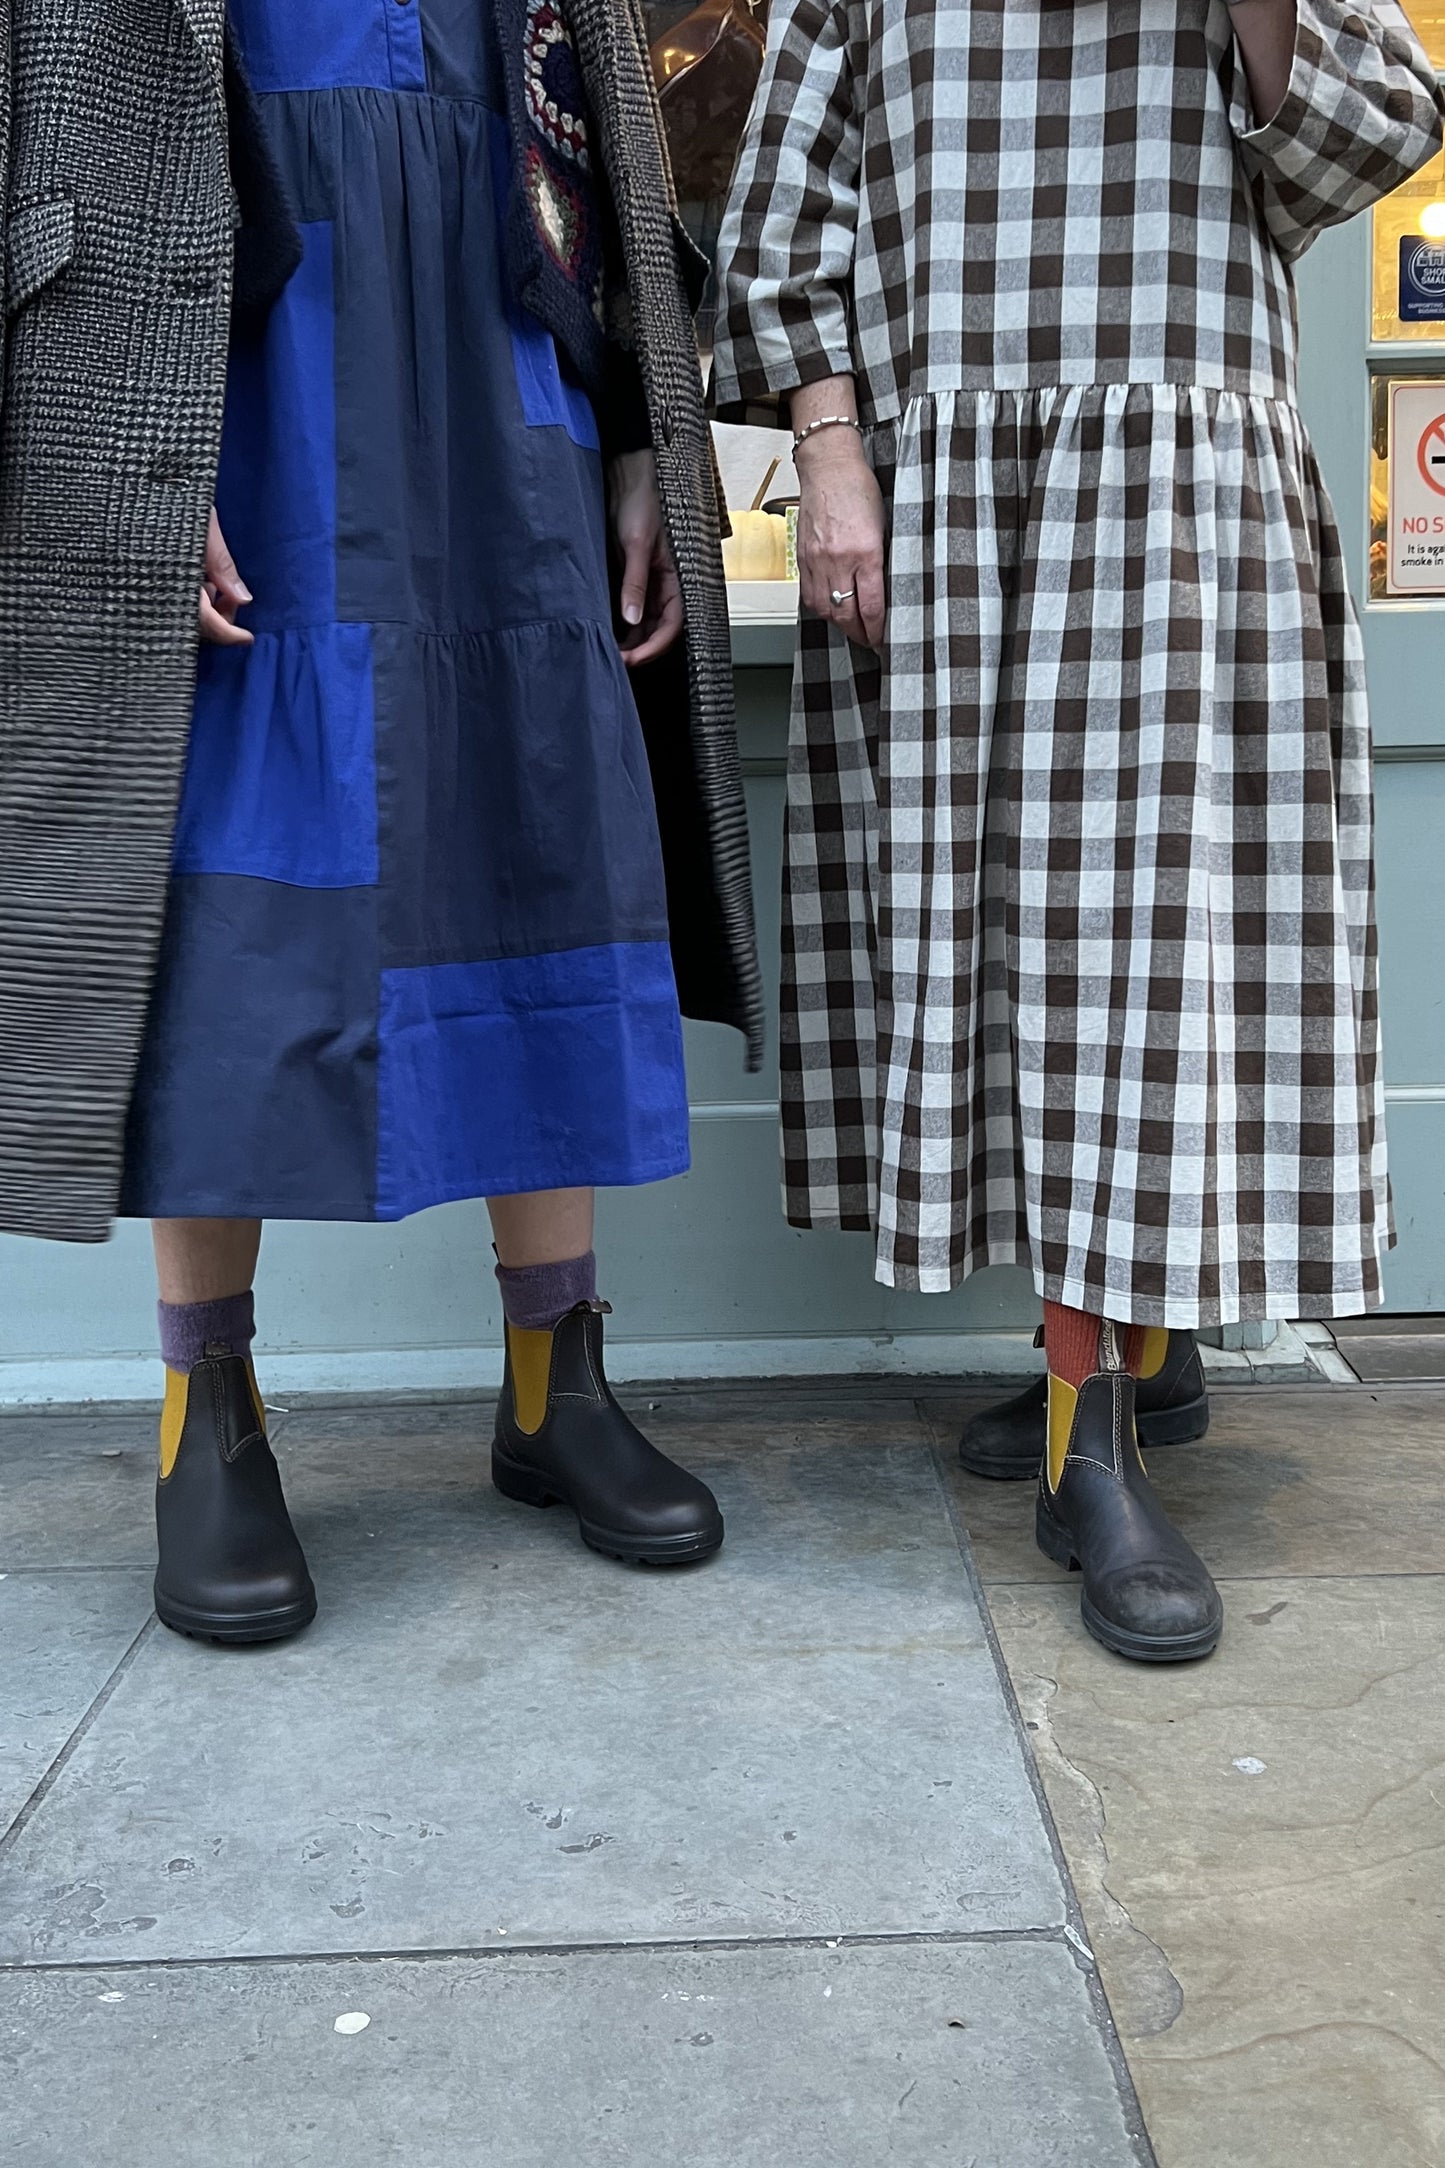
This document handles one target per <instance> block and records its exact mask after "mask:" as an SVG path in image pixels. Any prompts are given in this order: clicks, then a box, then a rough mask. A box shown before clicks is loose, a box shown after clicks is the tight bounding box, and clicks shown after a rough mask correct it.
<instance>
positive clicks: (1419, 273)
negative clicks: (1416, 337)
mask: <svg viewBox="0 0 1445 2168" xmlns="http://www.w3.org/2000/svg"><path fill="white" fill-rule="evenodd" d="M1400 317H1401V321H1402V322H1404V323H1407V324H1445V245H1442V244H1441V243H1439V242H1435V241H1425V240H1422V239H1421V237H1420V235H1419V234H1418V233H1402V234H1401V236H1400Z"/></svg>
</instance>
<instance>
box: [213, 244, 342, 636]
mask: <svg viewBox="0 0 1445 2168" xmlns="http://www.w3.org/2000/svg"><path fill="white" fill-rule="evenodd" d="M302 238H303V240H304V242H305V247H306V253H305V255H304V257H303V258H302V261H301V265H300V267H299V269H298V270H297V272H296V275H295V277H294V278H293V279H292V280H291V283H290V284H289V286H288V287H287V288H286V291H285V293H284V294H283V295H282V297H281V299H280V301H279V302H278V303H277V305H276V308H275V310H274V311H273V313H272V317H271V321H270V324H269V326H268V328H267V333H266V337H265V340H264V341H263V342H262V343H260V344H259V345H247V346H244V347H241V348H239V349H238V350H237V351H236V353H235V354H234V355H233V356H232V360H231V368H230V374H229V377H228V379H227V384H226V419H225V427H224V430H223V432H222V437H221V467H220V474H219V476H218V479H217V483H216V508H217V511H218V513H219V514H220V520H221V525H222V527H223V528H224V529H225V534H226V541H227V543H228V545H229V547H230V551H231V555H232V556H233V557H234V558H235V560H236V563H237V565H238V567H239V568H240V572H241V577H242V578H243V579H244V580H245V582H246V585H247V586H248V587H249V588H250V590H251V592H252V594H253V595H254V596H255V597H256V602H255V607H254V608H253V609H251V610H249V611H248V612H247V614H246V623H247V624H248V625H249V626H251V628H252V629H253V630H260V629H264V630H267V631H272V630H275V629H277V628H278V627H280V626H283V625H327V624H330V623H331V621H332V619H333V618H334V617H335V615H336V451H337V448H336V294H335V263H334V252H333V246H332V229H331V225H330V223H329V221H326V220H316V221H312V222H310V223H309V224H307V225H306V226H304V227H303V229H302Z"/></svg>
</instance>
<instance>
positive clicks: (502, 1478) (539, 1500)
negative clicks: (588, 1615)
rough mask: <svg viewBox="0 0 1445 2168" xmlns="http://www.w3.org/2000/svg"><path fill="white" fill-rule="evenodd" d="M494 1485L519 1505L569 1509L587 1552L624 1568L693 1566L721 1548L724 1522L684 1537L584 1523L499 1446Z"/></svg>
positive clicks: (556, 1492)
mask: <svg viewBox="0 0 1445 2168" xmlns="http://www.w3.org/2000/svg"><path fill="white" fill-rule="evenodd" d="M492 1483H493V1486H494V1488H495V1489H497V1490H498V1491H500V1492H501V1494H502V1496H503V1497H504V1498H510V1499H511V1500H512V1501H513V1503H514V1504H516V1505H519V1506H537V1507H539V1508H545V1507H547V1506H568V1507H570V1508H571V1510H572V1512H574V1513H576V1514H577V1529H578V1533H579V1534H580V1535H581V1538H582V1541H583V1542H584V1543H585V1544H586V1546H587V1548H588V1550H589V1551H596V1552H597V1553H598V1554H599V1556H600V1557H603V1558H616V1559H620V1560H621V1562H622V1564H623V1565H624V1566H691V1565H695V1564H696V1563H697V1562H698V1561H699V1560H700V1559H704V1558H711V1557H712V1556H713V1554H714V1552H716V1551H720V1550H721V1549H722V1543H723V1534H724V1529H723V1525H722V1522H721V1521H719V1522H718V1524H717V1526H716V1528H707V1529H700V1530H699V1531H698V1532H697V1533H696V1534H688V1535H682V1536H628V1535H622V1534H620V1533H619V1532H618V1531H617V1530H616V1529H612V1528H598V1527H597V1526H595V1524H594V1523H593V1522H591V1521H588V1520H584V1518H583V1517H582V1515H581V1514H580V1513H578V1512H577V1508H576V1506H574V1505H573V1504H572V1501H571V1499H570V1498H568V1497H566V1496H565V1495H564V1493H563V1492H561V1491H559V1490H556V1489H554V1488H553V1486H552V1485H551V1484H549V1483H548V1481H547V1478H546V1477H545V1476H541V1475H538V1474H537V1473H536V1471H535V1469H532V1468H524V1467H522V1466H521V1464H520V1463H519V1462H517V1461H515V1460H509V1459H508V1458H507V1456H506V1455H505V1454H504V1453H502V1452H501V1451H499V1450H498V1448H497V1447H496V1446H493V1448H492Z"/></svg>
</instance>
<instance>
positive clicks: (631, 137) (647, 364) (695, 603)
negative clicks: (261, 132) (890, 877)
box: [566, 0, 764, 1068]
mask: <svg viewBox="0 0 1445 2168" xmlns="http://www.w3.org/2000/svg"><path fill="white" fill-rule="evenodd" d="M566 8H567V20H568V22H569V23H570V25H571V28H572V34H573V37H574V38H575V39H576V41H577V55H578V59H579V61H580V62H581V66H582V76H583V81H584V83H585V84H586V88H587V99H588V105H589V108H590V110H591V113H592V116H593V119H594V120H595V122H596V125H597V135H598V144H599V150H600V155H601V162H602V166H603V170H604V173H605V176H606V182H607V189H608V194H609V198H610V201H611V204H612V209H613V212H614V215H615V217H616V219H617V227H618V233H619V236H620V238H621V243H622V257H623V263H624V268H625V272H626V284H627V301H628V307H629V313H630V316H631V340H632V345H633V347H634V350H635V352H636V354H637V359H638V362H639V364H640V365H641V370H642V382H643V389H644V392H645V394H646V398H647V411H648V418H649V422H650V425H651V433H652V446H653V450H654V452H655V454H656V457H657V482H658V491H659V494H660V496H661V499H662V509H663V516H664V518H665V520H666V523H667V532H668V537H669V539H670V541H671V543H672V550H673V555H674V557H675V559H676V561H677V570H678V579H679V583H680V585H681V588H682V598H683V608H684V612H685V615H686V621H687V669H688V689H689V694H690V703H689V704H690V711H691V749H692V759H693V762H694V765H695V769H696V776H697V790H698V795H699V797H700V799H701V802H702V808H703V831H704V835H705V839H706V849H707V853H708V856H709V858H710V860H711V869H712V883H711V885H712V889H713V894H714V896H715V898H716V908H717V912H718V915H719V918H720V920H721V925H722V934H723V941H724V945H725V948H726V951H727V955H728V958H729V960H730V964H731V970H732V977H733V981H734V993H733V998H732V1001H731V1004H730V1008H731V1013H730V1015H729V1017H728V1021H729V1022H732V1023H735V1024H736V1025H737V1026H738V1028H739V1029H740V1030H741V1031H742V1032H743V1033H744V1034H745V1036H746V1038H747V1043H748V1058H749V1064H750V1066H751V1067H753V1068H756V1067H758V1066H759V1064H760V1062H761V1059H762V1046H763V1028H764V1027H763V983H762V971H761V968H760V966H759V963H758V948H757V932H756V929H755V925H754V918H753V887H752V857H751V847H750V843H749V839H748V821H747V806H746V803H745V800H744V796H743V783H742V763H741V760H740V757H739V753H738V739H737V718H736V714H735V712H734V707H733V667H732V627H731V624H730V622H729V618H728V597H727V585H726V582H725V580H724V577H723V564H722V540H721V514H720V489H719V484H718V477H717V467H716V463H715V461H714V457H713V449H712V437H711V433H710V430H709V427H708V421H707V415H706V412H705V409H704V403H703V383H702V373H701V370H700V368H699V366H698V360H697V337H696V332H695V330H694V326H693V320H692V310H691V307H690V305H689V297H688V293H687V291H686V288H685V285H684V280H683V276H682V270H681V268H680V267H681V266H685V265H686V264H687V263H688V261H689V260H690V259H691V260H692V261H694V262H695V263H696V265H697V269H698V274H699V276H698V289H699V291H700V290H701V285H702V282H703V280H704V279H705V277H706V272H707V266H706V264H705V263H704V262H703V261H702V260H701V259H700V258H699V257H698V254H697V250H696V249H695V248H694V246H693V244H692V241H691V240H690V239H689V237H688V234H687V231H686V229H685V227H684V226H683V224H682V221H681V219H680V218H679V216H678V210H677V196H676V191H675V189H674V187H673V180H672V169H671V166H670V165H669V163H668V156H667V149H666V136H665V133H664V129H663V121H662V112H661V108H660V106H659V104H658V99H657V85H656V83H655V81H654V79H653V74H652V63H651V60H650V58H649V56H648V44H647V30H646V25H645V23H644V21H643V17H642V9H641V5H640V0H566Z"/></svg>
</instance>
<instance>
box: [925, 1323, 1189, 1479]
mask: <svg viewBox="0 0 1445 2168" xmlns="http://www.w3.org/2000/svg"><path fill="white" fill-rule="evenodd" d="M1135 1409H1136V1421H1137V1423H1138V1428H1139V1443H1140V1444H1141V1445H1142V1446H1144V1447H1146V1448H1147V1449H1149V1450H1150V1451H1152V1450H1153V1449H1154V1448H1156V1447H1157V1446H1161V1445H1186V1444H1188V1443H1189V1442H1190V1441H1191V1440H1193V1439H1195V1438H1202V1437H1203V1436H1204V1433H1205V1432H1206V1431H1207V1430H1208V1428H1209V1395H1208V1392H1207V1390H1206V1387H1205V1383H1204V1365H1203V1363H1202V1362H1201V1361H1200V1357H1199V1347H1198V1344H1197V1342H1196V1340H1195V1338H1194V1335H1193V1333H1192V1332H1171V1333H1170V1335H1169V1350H1168V1353H1167V1354H1166V1356H1165V1358H1164V1363H1163V1367H1162V1368H1161V1369H1160V1370H1159V1371H1157V1372H1156V1374H1155V1375H1154V1376H1153V1377H1152V1378H1142V1379H1140V1380H1139V1381H1138V1384H1137V1386H1136V1394H1135ZM1047 1427H1048V1379H1047V1378H1045V1377H1040V1378H1035V1379H1034V1380H1033V1382H1032V1383H1031V1384H1030V1385H1027V1386H1025V1388H1024V1390H1023V1391H1022V1392H1021V1393H1016V1394H1015V1395H1014V1397H1013V1398H1012V1399H1011V1400H1005V1401H1003V1402H1002V1403H1001V1404H1000V1405H999V1406H998V1407H994V1408H989V1409H986V1410H985V1412H984V1413H983V1414H982V1415H976V1416H974V1417H973V1419H972V1421H971V1422H968V1423H965V1424H964V1426H963V1436H962V1437H961V1438H960V1440H959V1444H958V1457H959V1459H960V1460H961V1461H962V1462H963V1465H964V1467H965V1468H967V1469H968V1471H969V1473H970V1474H971V1475H984V1476H991V1477H993V1478H994V1479H995V1480H996V1481H999V1482H1005V1483H1016V1482H1028V1481H1031V1480H1032V1478H1033V1477H1035V1476H1036V1475H1037V1474H1038V1472H1039V1463H1040V1461H1041V1460H1042V1458H1043V1451H1044V1440H1045V1436H1046V1433H1047Z"/></svg>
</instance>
